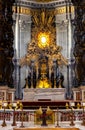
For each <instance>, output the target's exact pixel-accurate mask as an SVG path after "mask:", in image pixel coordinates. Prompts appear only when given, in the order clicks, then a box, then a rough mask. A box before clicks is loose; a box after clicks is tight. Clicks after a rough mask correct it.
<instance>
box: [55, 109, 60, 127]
mask: <svg viewBox="0 0 85 130" xmlns="http://www.w3.org/2000/svg"><path fill="white" fill-rule="evenodd" d="M56 121H57V124H56V127H60V126H59V111H58V108H57V120H56Z"/></svg>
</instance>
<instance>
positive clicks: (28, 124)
mask: <svg viewBox="0 0 85 130" xmlns="http://www.w3.org/2000/svg"><path fill="white" fill-rule="evenodd" d="M6 123H7V126H6V127H2V126H1V124H2V121H0V130H13V128H14V127H15V128H16V127H18V128H19V127H20V125H21V123H20V122H17V126H14V127H13V126H11V124H12V123H11V122H8V121H7V122H6ZM69 124H70V122H60V123H59V125H60V127H62V128H69V127H70V128H72V126H70V125H69ZM24 126H25V127H32V128H33V127H36V128H37V127H43V126H40V125H34V123H33V122H24ZM55 126H56V123H55V125H48V126H46V127H49V128H55ZM73 127H76V128H79V129H80V130H85V126H82V125H81V122H80V121H76V122H75V126H73Z"/></svg>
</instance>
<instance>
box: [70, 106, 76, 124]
mask: <svg viewBox="0 0 85 130" xmlns="http://www.w3.org/2000/svg"><path fill="white" fill-rule="evenodd" d="M74 125H75V124H74V119H73V108H71V123H70V126H74Z"/></svg>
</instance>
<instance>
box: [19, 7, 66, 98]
mask: <svg viewBox="0 0 85 130" xmlns="http://www.w3.org/2000/svg"><path fill="white" fill-rule="evenodd" d="M31 14H32V25H31V26H32V32H31V35H32V38H31V42H30V43H28V47H27V55H26V56H25V57H23V58H21V60H20V65H21V67H22V66H24V65H26V66H27V68H28V69H27V73H28V74H27V78H26V85H25V88H29V89H30V90H28V92H29V94H28V95H30V96H32V95H33V94H34V95H35V90H34V89H37V94H39V93H40V91H41V90H40V91H39V89H42V88H43V89H46V91H47V92H48V89H52V88H55V90H56V88H62V87H63V86H62V83H63V76H62V74H61V73H59V66H62V65H67V64H68V63H67V60H66V59H65V58H64V57H63V55H62V54H61V50H62V47H60V46H58V45H57V44H56V26H55V10H54V9H51V10H50V9H44V8H43V9H37V10H35V9H32V10H31ZM59 76H60V78H59ZM57 81H58V82H57ZM62 89H63V90H62V91H61V90H60V91H61V93H62V92H64V93H65V88H62ZM33 90H34V91H33ZM55 90H54V91H55ZM26 91H27V89H26V90H25V92H26ZM49 91H51V92H52V90H49ZM30 92H32V93H30ZM38 92H39V93H38ZM58 93H59V91H58ZM31 94H32V95H31ZM46 95H47V93H46ZM39 96H40V95H39ZM49 96H50V95H49Z"/></svg>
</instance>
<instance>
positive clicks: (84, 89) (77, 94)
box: [72, 86, 85, 102]
mask: <svg viewBox="0 0 85 130" xmlns="http://www.w3.org/2000/svg"><path fill="white" fill-rule="evenodd" d="M72 91H73V100H75V101H77V100H81V101H84V102H85V86H80V87H78V88H73V89H72Z"/></svg>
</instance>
